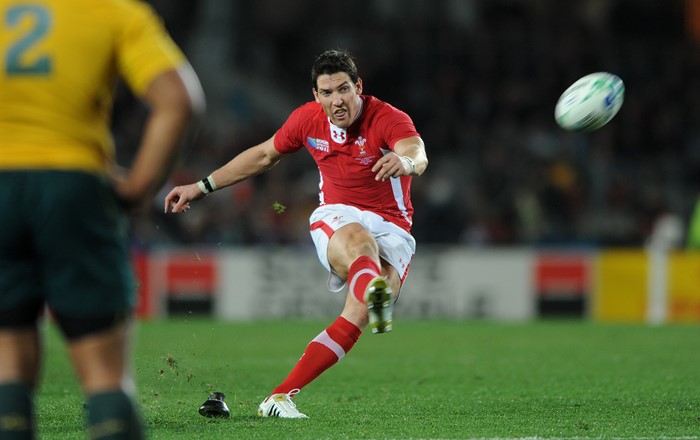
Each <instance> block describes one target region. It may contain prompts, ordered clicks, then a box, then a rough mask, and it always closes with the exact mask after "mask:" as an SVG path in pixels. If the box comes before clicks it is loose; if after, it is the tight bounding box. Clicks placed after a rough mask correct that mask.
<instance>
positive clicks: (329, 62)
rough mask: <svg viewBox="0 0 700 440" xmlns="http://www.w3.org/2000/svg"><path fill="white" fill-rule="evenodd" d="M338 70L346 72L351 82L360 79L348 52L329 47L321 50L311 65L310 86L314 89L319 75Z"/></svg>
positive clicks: (330, 73)
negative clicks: (323, 50) (329, 48)
mask: <svg viewBox="0 0 700 440" xmlns="http://www.w3.org/2000/svg"><path fill="white" fill-rule="evenodd" d="M338 72H345V73H347V74H348V76H349V77H350V79H351V80H352V82H353V83H357V81H359V79H360V76H359V75H358V74H357V66H355V61H354V60H353V57H352V55H351V54H350V52H348V51H346V50H342V49H331V50H327V51H325V52H323V53H322V54H321V55H319V56H317V57H316V60H315V61H314V64H313V66H311V86H312V87H313V88H314V90H316V89H317V87H318V85H317V84H316V81H317V80H318V77H319V76H320V75H332V74H334V73H338Z"/></svg>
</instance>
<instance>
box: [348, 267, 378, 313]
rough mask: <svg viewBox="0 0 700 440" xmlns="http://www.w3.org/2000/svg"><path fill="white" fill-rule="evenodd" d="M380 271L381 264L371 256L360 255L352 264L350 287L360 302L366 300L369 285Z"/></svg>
mask: <svg viewBox="0 0 700 440" xmlns="http://www.w3.org/2000/svg"><path fill="white" fill-rule="evenodd" d="M379 273H380V269H379V266H378V265H377V263H375V262H374V260H373V259H371V258H370V257H360V258H358V259H357V260H355V262H354V263H352V265H350V270H349V271H348V289H350V292H352V294H353V295H355V298H357V300H358V301H360V302H365V290H367V285H368V284H369V282H370V281H372V280H373V279H374V278H376V277H378V276H379Z"/></svg>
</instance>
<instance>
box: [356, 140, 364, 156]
mask: <svg viewBox="0 0 700 440" xmlns="http://www.w3.org/2000/svg"><path fill="white" fill-rule="evenodd" d="M365 142H367V139H365V138H363V137H362V136H360V137H358V138H357V140H356V141H355V145H357V148H359V149H360V156H364V155H365V154H367V152H366V151H365Z"/></svg>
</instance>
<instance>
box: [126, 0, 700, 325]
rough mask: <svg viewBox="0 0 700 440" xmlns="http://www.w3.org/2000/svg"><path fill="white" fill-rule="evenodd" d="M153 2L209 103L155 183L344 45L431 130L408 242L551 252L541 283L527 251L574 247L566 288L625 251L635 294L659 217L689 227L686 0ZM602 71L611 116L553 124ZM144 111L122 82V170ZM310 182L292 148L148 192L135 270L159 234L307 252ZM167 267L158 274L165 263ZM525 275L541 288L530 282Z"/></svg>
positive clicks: (256, 124) (294, 89)
mask: <svg viewBox="0 0 700 440" xmlns="http://www.w3.org/2000/svg"><path fill="white" fill-rule="evenodd" d="M151 3H152V4H153V5H154V7H155V8H156V10H157V11H158V12H159V13H160V14H161V15H162V17H163V19H164V22H165V24H166V26H167V27H168V29H169V30H170V31H171V33H172V34H173V36H174V38H175V39H176V41H177V42H178V43H179V44H180V46H181V47H182V48H183V49H184V51H185V52H186V53H187V55H188V57H189V58H190V60H191V61H192V63H193V65H194V67H195V69H196V70H197V72H198V74H199V76H200V78H201V80H202V82H203V85H204V87H205V91H206V93H207V97H208V110H207V117H206V118H205V121H204V123H203V126H202V129H201V133H200V137H199V139H198V141H197V144H196V145H195V146H194V147H193V148H191V149H190V150H189V151H188V152H187V153H186V154H185V157H184V161H183V164H182V166H181V167H180V169H179V170H178V171H177V173H176V174H175V175H174V176H173V178H172V179H171V181H170V182H169V183H168V184H167V185H166V187H165V189H164V193H163V194H161V196H162V195H164V194H165V191H167V190H169V188H171V187H172V186H173V185H175V184H181V183H189V182H192V181H194V180H196V179H200V178H202V176H206V175H207V174H208V173H209V172H210V171H212V170H213V169H215V168H217V167H219V166H221V165H222V164H223V163H225V162H227V161H228V160H230V158H232V157H233V156H234V155H235V154H237V153H238V152H240V151H242V150H243V149H245V148H247V147H249V146H252V145H254V144H256V143H259V142H261V141H262V140H264V139H267V138H268V137H269V136H271V135H272V134H273V133H274V131H275V130H276V129H277V128H278V127H279V126H280V125H281V123H282V122H283V121H284V119H285V118H286V116H287V115H288V114H289V112H290V111H291V110H293V109H294V108H295V107H296V106H298V105H299V104H301V103H303V102H306V101H308V100H310V99H311V90H310V89H311V85H310V82H309V67H310V64H311V62H312V60H313V57H314V56H315V55H316V54H317V53H319V52H320V51H322V50H324V49H327V48H335V47H341V48H346V49H349V50H350V51H351V52H353V53H354V54H355V55H356V57H357V59H358V66H359V70H360V75H361V76H362V78H363V79H364V85H365V92H366V93H368V94H372V95H375V96H377V97H379V98H380V99H383V100H386V101H389V102H391V103H393V104H394V105H396V106H397V107H399V108H401V109H403V110H405V111H406V112H407V113H409V114H410V115H411V116H412V118H413V120H414V122H415V124H416V126H417V128H418V130H419V132H420V133H421V134H422V136H423V138H424V139H425V141H426V145H427V151H428V155H429V158H430V167H429V170H428V172H427V173H426V174H425V175H424V176H422V177H421V178H420V179H416V181H415V182H414V186H413V202H414V207H415V210H416V214H415V216H414V230H413V232H414V235H415V237H416V239H417V240H418V243H419V246H420V247H419V256H420V254H421V252H424V249H427V255H429V256H433V255H440V254H441V252H442V253H444V252H443V251H444V248H441V247H440V246H447V245H449V246H450V247H449V249H450V250H451V251H453V250H455V249H457V250H461V251H464V252H467V253H470V252H473V254H474V255H476V256H477V257H475V258H476V260H477V261H478V255H479V251H480V250H483V251H493V250H494V249H496V250H505V251H508V250H512V249H516V251H514V252H516V253H517V252H520V251H518V249H526V250H527V252H535V253H537V252H540V251H546V252H547V255H545V257H541V256H540V255H539V254H537V255H535V256H534V257H532V258H534V259H531V258H530V257H527V258H528V259H527V261H528V262H529V263H527V264H531V265H532V267H533V269H532V270H530V273H534V274H535V277H536V274H537V273H539V272H537V270H539V269H538V267H539V266H538V265H539V263H538V262H539V261H540V259H542V258H544V260H546V261H554V262H556V261H561V258H558V257H557V256H556V255H555V256H554V257H551V255H550V254H549V252H551V251H552V250H555V251H560V252H563V253H565V254H566V255H571V253H572V252H573V254H574V255H573V257H572V258H573V260H574V261H583V263H581V264H580V265H579V266H576V264H578V263H576V264H574V266H576V267H579V268H578V269H571V268H570V267H569V266H567V267H568V269H567V268H565V269H562V270H563V271H564V272H565V273H569V272H567V271H568V270H573V271H574V273H578V272H576V271H579V272H580V271H583V273H584V275H585V276H584V278H585V279H586V280H587V281H585V282H583V281H580V279H579V281H573V284H571V282H569V281H571V280H569V279H568V278H566V277H567V275H564V278H566V280H569V281H566V280H565V282H564V283H563V285H564V290H566V291H567V292H569V293H570V291H571V290H572V289H573V290H578V291H581V290H583V291H587V290H588V289H589V287H581V286H591V287H590V289H594V287H595V286H597V285H598V282H599V281H598V278H596V279H594V280H590V278H586V277H588V275H587V274H588V273H589V272H596V273H600V272H599V271H597V269H596V270H594V269H591V268H596V267H598V266H597V265H598V264H599V262H600V260H601V259H602V260H606V259H608V258H607V256H606V255H604V254H601V252H607V251H608V250H612V249H620V248H624V249H632V250H636V252H637V253H635V254H634V255H632V256H629V258H628V257H624V256H623V257H621V258H622V260H616V259H615V258H617V257H618V256H619V254H615V255H614V256H613V260H615V261H617V262H618V263H616V264H618V266H622V267H623V268H627V269H626V270H628V271H631V272H632V273H633V274H634V277H635V279H636V280H638V282H637V283H636V284H634V286H635V287H634V288H635V289H637V288H638V290H639V291H640V292H638V293H636V294H635V295H637V296H636V297H639V298H641V297H644V296H645V295H646V294H647V292H641V290H645V289H646V288H645V287H644V286H647V285H651V284H653V282H654V281H650V279H651V278H650V277H651V275H650V273H653V272H654V270H652V269H650V266H651V264H650V263H649V261H651V258H649V259H647V257H646V256H645V254H644V249H645V247H646V246H647V244H649V239H650V236H651V235H652V232H653V231H654V227H655V225H658V224H659V220H660V219H669V218H671V219H673V220H675V221H676V222H677V223H676V224H678V222H680V223H679V224H680V225H681V226H680V231H681V234H680V236H677V237H675V238H674V239H673V240H671V241H672V243H669V244H670V246H671V247H673V246H676V247H682V246H683V245H684V242H685V241H686V234H685V231H686V230H687V225H688V224H689V222H690V219H691V215H692V211H693V208H694V206H695V203H696V199H697V196H698V192H699V190H700V125H698V123H697V121H698V120H700V105H698V102H700V101H699V100H698V97H699V96H700V51H699V50H698V45H697V40H696V38H695V37H697V27H696V26H697V20H696V19H697V14H698V13H697V9H698V7H697V6H696V4H697V1H696V0H686V1H682V0H669V1H655V0H643V1H642V0H576V1H569V2H560V1H557V0H537V1H533V0H468V1H467V0H432V1H424V0H362V1H357V2H353V3H351V4H349V3H343V2H328V1H320V0H297V1H290V2H278V1H276V0H236V1H229V0H199V1H196V0H177V1H174V0H153V1H151ZM600 70H605V71H611V72H614V73H616V74H618V75H619V76H620V77H621V78H622V79H623V80H624V81H625V84H626V89H627V92H626V101H625V104H624V106H623V108H622V110H621V112H620V113H619V114H618V116H616V118H615V119H614V120H613V122H612V123H610V124H609V125H608V126H606V127H605V128H603V129H601V130H599V131H598V132H596V133H592V134H587V135H581V134H572V133H567V132H564V131H563V130H561V129H560V128H558V127H557V126H556V124H555V122H554V119H553V108H554V103H555V102H556V99H557V98H558V96H559V95H560V93H561V92H562V91H563V90H564V89H565V88H566V87H567V86H568V85H569V84H570V83H572V82H573V81H574V80H576V79H577V78H578V77H580V76H582V75H584V74H587V73H590V72H593V71H600ZM144 112H145V109H144V108H142V107H140V106H139V105H138V103H137V102H136V101H135V100H134V99H133V97H131V96H130V95H129V94H128V92H127V91H126V90H124V89H122V91H121V93H120V95H119V99H118V103H117V108H116V111H115V116H116V117H115V126H114V133H115V139H116V142H117V144H118V145H119V146H120V147H121V153H120V154H121V156H120V157H119V160H120V161H121V162H122V163H124V164H128V162H129V160H130V158H131V154H132V153H133V147H134V146H135V145H136V144H137V139H138V134H139V130H140V128H141V126H140V124H141V121H142V116H143V113H144ZM317 182H318V173H317V171H316V168H315V166H314V165H313V163H312V161H311V159H310V158H309V157H307V156H306V155H304V154H298V155H294V156H293V157H290V158H288V159H286V160H284V161H283V162H281V163H280V164H279V165H278V166H277V167H276V168H275V169H274V170H272V171H271V172H269V173H266V174H264V175H261V176H258V177H256V178H254V179H252V180H251V181H249V182H246V183H243V184H241V185H238V186H236V187H234V188H232V189H227V190H224V191H222V192H220V193H216V194H215V195H212V196H210V197H208V198H207V200H206V201H205V202H200V203H198V204H197V206H196V207H195V208H194V209H193V210H192V211H190V212H189V213H188V214H187V215H179V216H173V215H164V214H162V200H163V199H162V197H159V198H157V199H156V200H154V204H153V206H152V209H151V210H144V211H142V212H139V213H137V214H136V215H135V216H134V235H133V237H134V248H135V249H137V250H138V252H139V255H141V256H143V255H145V256H146V257H144V258H145V261H146V263H144V264H146V265H148V262H149V261H150V260H149V258H152V255H154V252H156V251H157V250H159V249H164V248H167V249H171V250H172V249H176V250H177V252H180V251H183V252H184V253H185V257H183V258H184V260H186V261H187V260H189V261H194V263H193V264H195V265H198V264H199V263H198V262H200V261H201V257H200V252H202V253H206V252H208V251H209V250H212V249H214V250H217V251H220V250H222V249H225V250H226V251H227V252H228V251H232V252H237V250H240V249H248V250H250V249H277V248H278V247H279V246H283V247H284V248H285V249H290V248H291V249H293V250H294V251H295V252H296V251H297V250H298V251H299V252H302V253H303V252H306V253H308V252H309V251H310V246H311V242H310V240H309V237H308V215H309V213H310V212H311V210H312V209H313V208H314V207H315V206H316V204H317ZM275 202H279V203H281V204H283V205H285V206H286V207H287V210H286V211H285V213H284V214H282V215H279V214H276V212H275V211H274V210H273V209H272V205H273V203H275ZM195 249H196V251H195ZM173 252H174V251H168V252H166V255H171V254H172V253H173ZM188 254H189V257H188V256H187V255H188ZM194 254H196V255H197V257H196V258H193V257H192V255H194ZM158 255H161V256H162V255H163V254H162V253H160V254H158ZM506 255H507V257H508V258H509V257H510V256H511V255H512V253H508V254H506ZM687 257H688V258H690V260H685V259H684V260H683V262H682V263H680V265H681V266H682V267H683V268H690V270H686V271H685V272H686V273H690V274H691V276H690V278H688V280H687V281H684V282H682V283H681V284H682V285H683V286H684V287H682V288H681V289H680V290H682V291H683V295H685V296H684V298H690V300H688V301H686V302H688V304H690V306H689V307H690V309H691V310H692V312H687V311H686V312H683V313H682V314H683V316H686V317H687V316H689V317H690V320H698V321H700V299H699V298H698V297H700V293H698V291H697V290H698V287H697V286H698V285H700V281H698V278H700V275H698V274H700V265H698V264H697V262H695V261H694V260H693V256H692V255H691V256H687ZM167 258H169V257H167ZM177 258H180V257H177ZM625 258H628V259H625ZM577 259H578V260H577ZM205 260H206V258H205ZM637 260H639V261H637ZM178 261H180V260H179V259H178ZM470 261H471V260H470ZM494 261H496V263H497V262H498V261H499V259H498V258H496V259H495V260H494ZM567 261H569V260H567ZM606 261H607V260H606ZM620 261H621V262H620ZM630 261H636V262H633V263H630ZM688 261H690V262H688ZM161 263H162V262H161ZM158 264H160V263H158ZM163 264H164V266H163ZM163 264H160V266H162V267H166V269H163V270H166V272H167V270H169V269H167V267H169V265H170V262H168V261H166V262H165V263H163ZM630 264H631V266H630ZM664 264H665V262H664ZM316 265H317V263H316ZM635 265H636V266H635ZM186 266H187V265H186ZM215 266H216V264H214V265H213V267H215ZM415 266H416V264H414V267H415ZM581 267H582V268H583V269H581ZM616 267H617V266H616ZM630 267H631V269H630ZM144 270H145V269H144ZM150 270H152V269H150V268H149V269H148V270H147V271H150ZM315 270H317V272H314V276H313V277H312V278H314V279H315V280H316V284H317V285H318V287H320V288H323V284H324V283H323V282H322V277H323V274H322V272H321V271H320V270H318V269H315ZM415 270H416V269H414V271H415ZM624 270H625V269H623V272H624ZM187 271H190V273H191V275H192V276H191V278H192V279H191V280H190V281H188V282H186V283H185V284H187V283H190V284H189V285H190V287H191V286H192V282H193V281H192V280H194V285H195V286H196V287H195V288H193V289H189V290H190V291H192V290H195V291H202V290H207V289H208V291H207V293H206V295H205V296H207V295H210V294H212V290H214V291H215V290H217V289H216V288H214V287H211V286H209V287H202V286H201V285H198V284H197V279H199V278H201V277H202V275H201V272H198V269H197V268H194V269H193V268H192V267H189V266H188V267H184V268H183V267H181V268H180V270H179V272H178V270H174V271H173V273H175V274H177V273H181V274H182V273H187ZM676 271H678V270H676ZM680 271H681V272H683V270H680ZM141 272H142V273H144V271H143V270H142V271H141ZM219 272H225V270H219ZM671 272H673V271H671ZM316 275H318V276H316ZM412 275H414V274H413V273H412ZM158 276H160V275H157V276H156V277H158ZM175 276H176V277H177V275H175ZM577 276H579V277H581V276H582V275H580V274H579V275H573V278H574V279H575V278H576V277H577ZM414 278H418V277H415V276H414ZM494 278H498V273H497V272H496V273H495V274H494ZM613 278H614V279H615V280H614V283H613V284H615V285H620V286H626V287H629V285H630V283H627V282H626V278H625V277H622V278H620V277H618V278H615V276H613ZM532 279H534V278H532ZM239 281H240V280H239ZM576 282H578V283H579V284H576ZM673 282H674V281H673V280H671V284H673ZM567 283H568V284H567ZM581 283H583V284H581ZM161 284H162V283H161ZM531 284H532V286H531V287H532V288H531V289H530V290H532V291H534V292H535V294H537V291H538V290H541V289H543V287H542V286H539V285H537V283H536V282H531ZM554 284H555V285H557V283H554ZM559 286H561V284H559ZM572 286H573V287H572ZM688 286H690V287H688ZM693 286H695V287H693ZM185 290H188V289H185ZM554 290H555V295H553V297H557V296H561V295H560V294H561V290H562V289H561V288H555V289H554ZM190 293H191V292H190ZM214 293H215V292H214ZM530 293H532V292H530ZM584 293H585V292H584ZM166 295H167V293H166ZM156 296H157V295H156ZM569 296H571V295H569ZM623 296H624V295H623ZM200 299H201V298H200ZM197 301H199V300H198V299H197V298H195V302H197ZM640 301H643V300H635V301H633V302H632V303H630V302H629V301H626V300H619V302H620V305H619V306H617V307H618V308H620V309H625V308H626V307H630V304H634V305H633V306H631V307H632V308H634V309H635V310H637V309H639V308H640V307H642V306H639V305H638V304H637V303H639V302H640ZM684 301H685V300H684ZM175 302H176V301H175ZM575 302H576V306H575V310H576V311H575V314H586V313H588V312H587V310H590V305H586V304H585V301H584V302H581V301H578V300H576V301H575ZM184 303H185V305H184V307H185V308H187V307H194V306H193V303H192V302H191V301H189V300H188V301H184ZM540 303H541V301H540V299H536V301H535V304H536V306H537V307H540V306H542V304H540ZM171 306H172V308H173V310H175V309H177V307H176V306H175V305H174V304H171ZM567 307H569V306H564V308H563V309H562V308H558V309H557V308H556V307H555V309H556V310H559V311H562V310H564V311H566V310H568V309H567ZM625 313H628V311H624V313H622V315H625ZM688 313H690V314H688ZM477 315H478V313H477ZM625 316H626V315H625ZM634 316H635V317H639V316H644V312H642V311H639V310H637V311H635V312H634Z"/></svg>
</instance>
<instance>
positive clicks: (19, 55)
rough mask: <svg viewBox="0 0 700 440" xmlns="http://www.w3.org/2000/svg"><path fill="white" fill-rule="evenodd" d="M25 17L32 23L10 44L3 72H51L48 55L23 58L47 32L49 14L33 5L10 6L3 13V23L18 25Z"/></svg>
mask: <svg viewBox="0 0 700 440" xmlns="http://www.w3.org/2000/svg"><path fill="white" fill-rule="evenodd" d="M25 19H31V20H32V25H31V27H30V29H28V30H27V31H26V32H25V33H24V34H23V35H22V36H21V37H20V38H19V39H17V41H15V42H13V43H12V44H10V47H9V48H8V50H7V53H6V54H5V73H6V74H7V75H8V76H10V75H48V74H49V73H51V58H50V57H49V56H48V55H39V56H38V57H36V58H35V59H34V60H31V61H26V60H24V59H23V58H24V57H25V56H26V54H27V52H28V51H29V50H31V49H32V48H33V47H35V46H36V45H37V44H38V43H39V42H41V40H42V39H43V38H44V37H46V35H47V34H48V32H49V30H50V28H51V14H50V13H49V11H48V10H47V9H46V8H44V7H41V6H35V5H21V6H14V7H10V8H9V9H8V10H7V12H6V14H5V24H6V25H7V26H8V27H9V28H14V27H17V26H19V25H20V24H21V23H22V20H25Z"/></svg>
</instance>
